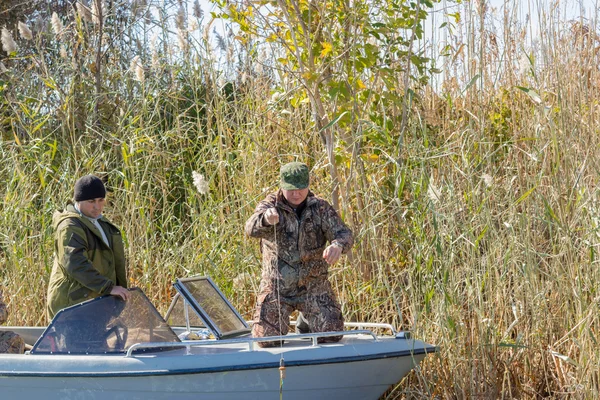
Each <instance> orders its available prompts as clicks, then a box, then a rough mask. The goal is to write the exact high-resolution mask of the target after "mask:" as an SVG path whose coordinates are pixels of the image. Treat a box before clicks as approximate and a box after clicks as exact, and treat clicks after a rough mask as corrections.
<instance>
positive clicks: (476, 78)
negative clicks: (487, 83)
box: [460, 74, 479, 96]
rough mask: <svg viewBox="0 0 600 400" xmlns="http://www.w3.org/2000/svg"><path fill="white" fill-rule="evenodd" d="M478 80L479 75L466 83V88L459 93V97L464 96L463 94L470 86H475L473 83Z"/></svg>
mask: <svg viewBox="0 0 600 400" xmlns="http://www.w3.org/2000/svg"><path fill="white" fill-rule="evenodd" d="M478 79H479V74H477V75H475V76H474V77H472V78H471V80H470V81H469V83H467V86H465V88H464V89H463V90H462V92H460V95H461V96H462V95H464V94H465V92H466V91H467V90H469V88H471V86H473V85H474V84H475V82H477V80H478Z"/></svg>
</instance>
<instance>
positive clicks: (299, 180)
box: [281, 162, 308, 190]
mask: <svg viewBox="0 0 600 400" xmlns="http://www.w3.org/2000/svg"><path fill="white" fill-rule="evenodd" d="M307 187H308V166H307V165H306V164H304V163H301V162H291V163H289V164H285V165H284V166H283V167H281V188H282V189H285V190H299V189H306V188H307Z"/></svg>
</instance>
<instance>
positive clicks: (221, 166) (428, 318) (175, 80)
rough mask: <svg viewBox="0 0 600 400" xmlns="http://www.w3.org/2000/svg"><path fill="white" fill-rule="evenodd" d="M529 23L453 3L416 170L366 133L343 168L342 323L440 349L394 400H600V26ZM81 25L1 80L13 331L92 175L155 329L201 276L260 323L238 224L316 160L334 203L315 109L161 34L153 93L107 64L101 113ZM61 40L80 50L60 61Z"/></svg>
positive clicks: (91, 34)
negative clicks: (347, 241)
mask: <svg viewBox="0 0 600 400" xmlns="http://www.w3.org/2000/svg"><path fill="white" fill-rule="evenodd" d="M518 4H519V3H517V2H511V1H509V2H506V6H505V7H506V8H505V9H502V10H507V12H506V13H502V12H500V13H499V14H496V17H494V15H493V14H491V13H492V11H493V10H491V9H490V8H489V7H487V8H486V7H484V6H485V2H476V3H470V2H467V3H465V4H464V5H463V6H461V7H462V8H460V9H459V11H460V12H461V15H462V21H463V22H462V25H460V26H461V27H462V28H461V29H460V30H459V31H458V30H457V31H456V33H455V34H454V35H451V36H450V37H448V38H447V40H448V41H449V42H450V44H451V45H452V48H453V49H454V50H455V52H454V53H453V56H452V57H451V58H449V59H448V60H450V61H449V62H448V63H447V64H446V65H444V70H445V71H444V74H443V75H441V77H443V78H444V81H443V82H438V84H437V85H435V86H434V87H429V88H424V89H423V90H422V91H421V92H420V93H419V98H418V102H416V104H415V105H414V107H413V109H412V110H411V113H410V121H409V122H408V125H407V133H405V139H404V152H405V153H404V157H403V161H404V162H403V163H399V162H398V161H397V160H396V159H395V158H394V154H397V149H396V146H397V143H398V140H397V139H398V138H397V137H396V136H395V135H397V134H398V133H397V132H394V131H392V132H391V133H389V134H387V133H385V132H383V133H379V134H378V135H376V134H374V133H372V132H367V133H365V134H364V135H363V136H362V137H360V139H361V140H362V141H363V145H362V152H361V153H360V154H358V155H356V154H352V153H351V152H350V151H348V149H346V148H344V147H341V146H340V147H339V148H338V149H337V150H336V151H337V152H338V154H339V155H340V156H343V157H340V159H341V160H350V161H344V162H341V163H340V165H339V166H338V167H339V170H340V174H341V178H342V193H341V194H342V199H343V201H342V210H341V212H342V214H343V216H344V219H345V220H346V221H347V222H348V223H349V224H350V225H351V227H352V228H353V230H354V232H355V235H356V238H357V241H356V242H357V243H356V245H355V247H354V251H353V254H352V257H351V258H350V259H345V260H344V261H343V262H342V263H341V264H338V265H336V266H335V267H334V268H332V270H331V280H332V282H333V284H334V286H335V288H336V291H337V293H338V295H339V299H340V301H341V302H342V305H343V312H344V315H345V317H346V319H347V320H377V321H385V322H389V323H392V324H394V325H395V326H397V327H400V328H403V329H411V330H413V331H414V334H415V335H416V336H417V337H419V338H422V339H424V340H426V341H428V342H430V343H434V344H436V345H437V346H439V349H440V351H439V353H438V354H436V355H434V356H429V357H428V358H427V359H426V360H425V362H423V363H422V364H421V366H420V367H419V368H418V369H416V370H415V371H414V372H413V373H411V374H410V375H409V376H408V377H407V378H406V379H405V380H404V381H403V382H402V383H401V384H400V385H399V386H398V387H396V388H394V390H392V391H390V393H388V394H387V395H386V397H387V398H388V399H395V398H424V397H425V398H427V397H431V398H434V397H435V398H475V397H477V398H540V397H552V398H596V397H598V395H599V391H600V387H599V385H600V382H599V371H598V365H600V354H599V353H600V352H599V350H598V346H597V338H596V336H597V335H598V331H599V328H600V327H599V321H598V315H599V313H598V311H599V310H598V299H599V297H598V296H599V293H598V287H599V285H600V276H599V272H598V261H597V252H598V244H599V235H598V223H599V218H600V217H599V216H598V211H599V197H598V195H599V193H598V189H597V188H598V161H597V160H598V159H599V158H600V147H599V145H600V143H599V139H598V137H599V135H598V133H599V132H598V126H599V123H600V121H599V116H600V115H599V113H600V110H599V106H598V104H599V100H600V94H599V92H598V90H599V86H598V85H599V83H600V82H599V80H598V78H599V71H598V65H600V63H599V60H598V55H597V54H598V51H597V49H598V48H599V46H600V42H599V40H598V36H597V34H596V33H595V32H596V31H597V28H596V22H595V20H593V21H590V20H586V21H584V22H585V23H582V21H581V20H580V21H573V22H569V21H566V20H565V18H564V16H561V15H557V14H552V13H555V12H558V11H560V10H561V9H560V7H558V8H555V9H550V8H548V9H545V8H537V9H534V11H536V12H538V13H539V14H540V15H542V16H544V15H545V16H547V17H548V18H542V19H541V20H540V21H541V22H540V23H541V24H542V27H543V29H541V30H540V36H539V42H538V43H539V45H538V46H537V47H535V46H534V47H531V46H530V42H529V39H528V36H527V35H522V32H523V29H527V26H524V25H520V24H519V23H518V22H516V19H515V18H514V15H513V14H511V12H512V11H511V10H517V11H518V10H519V9H518V7H517V5H518ZM520 4H522V3H520ZM515 7H517V8H515ZM502 10H501V11H502ZM557 10H558V11H557ZM517 11H515V12H517ZM544 13H545V14H544ZM70 18H71V25H69V23H68V22H67V21H63V22H65V25H67V26H68V28H66V29H67V30H66V31H65V33H64V35H65V38H63V39H61V40H62V42H58V41H57V40H58V39H56V37H54V36H53V35H52V34H51V33H50V31H49V30H48V29H47V30H46V31H37V32H34V34H35V35H36V38H37V39H34V41H33V42H28V43H29V44H27V43H21V42H19V44H20V46H22V47H21V48H20V50H19V53H18V55H15V56H13V57H11V59H6V60H4V61H3V62H4V64H5V65H6V66H7V67H8V68H9V70H10V71H9V72H8V73H5V74H2V75H0V86H1V87H2V96H3V97H2V98H1V100H0V105H1V106H2V109H1V110H0V115H1V117H2V122H1V125H0V126H1V127H0V129H1V130H2V135H3V136H2V137H3V140H2V142H0V152H1V153H2V154H1V156H2V157H1V159H2V162H1V163H0V181H1V182H4V183H3V184H2V185H0V196H1V198H2V201H1V202H0V226H2V227H3V229H2V230H1V231H0V232H1V233H0V247H1V251H0V260H1V262H2V265H3V267H2V269H1V272H0V277H1V282H2V284H3V286H4V288H5V292H6V294H7V295H10V304H9V307H10V310H11V315H10V320H9V323H10V324H34V325H42V324H44V323H46V322H47V321H45V316H44V315H43V312H42V310H43V309H44V307H45V290H46V285H47V281H48V278H49V275H50V270H51V268H52V253H53V238H52V233H53V232H52V226H51V217H52V213H53V211H54V210H56V209H58V208H61V207H62V206H64V203H65V201H66V200H67V199H69V198H70V196H71V190H72V186H73V183H74V181H75V179H76V178H77V177H79V176H81V175H83V174H85V173H96V174H101V175H103V176H106V177H107V179H108V187H109V190H110V194H109V206H108V207H107V211H106V214H107V216H108V217H109V218H111V219H112V220H113V221H114V222H115V223H116V224H117V225H119V226H121V227H122V228H123V232H124V236H125V238H126V245H127V257H128V262H129V264H128V265H129V277H130V281H131V284H132V285H135V286H139V287H141V288H142V289H143V290H144V291H145V292H146V294H147V295H148V296H149V297H150V299H151V300H152V301H153V303H154V304H155V305H156V306H157V307H158V308H159V310H160V311H161V312H164V311H165V310H166V307H167V306H168V304H169V300H170V297H171V295H172V291H171V289H170V282H172V281H173V280H174V279H175V278H176V277H178V276H184V275H193V274H207V275H210V276H211V277H212V278H213V279H214V280H215V281H216V282H217V284H218V285H219V286H220V287H221V288H222V289H223V290H224V291H225V292H226V293H227V294H228V295H229V297H230V298H232V300H233V302H234V304H235V305H236V306H237V307H238V308H239V309H240V310H241V311H242V313H243V315H244V316H245V317H246V318H250V317H251V313H252V309H253V304H254V296H255V293H256V291H257V284H258V281H259V276H260V254H259V251H258V244H257V243H256V241H254V240H251V239H248V238H246V237H244V235H243V225H244V222H245V220H246V219H247V218H248V217H249V215H250V214H251V212H252V210H253V208H254V206H255V204H256V203H257V201H259V200H260V199H262V197H263V196H265V194H266V193H268V192H269V191H271V190H274V189H275V187H276V182H277V172H278V168H279V165H280V164H281V163H284V162H287V161H291V160H295V159H299V160H302V161H305V162H308V163H309V164H310V165H311V167H312V168H313V176H314V178H313V183H312V187H313V190H314V191H315V192H316V193H320V194H322V195H323V196H324V197H327V194H328V193H330V192H331V189H332V188H331V187H330V185H331V184H330V180H329V178H328V168H327V158H326V156H325V152H324V150H323V148H322V144H321V142H320V139H319V137H318V134H315V132H313V127H312V124H311V120H310V110H309V109H308V108H307V107H298V108H294V107H291V106H289V104H287V103H286V100H285V99H283V100H277V99H276V98H275V99H274V98H273V97H272V94H273V92H274V91H276V90H277V85H280V84H281V83H280V82H277V80H276V77H274V76H273V75H272V74H271V72H270V71H269V68H266V67H264V66H265V65H267V66H268V65H269V60H268V59H262V58H260V57H259V56H257V55H256V54H253V53H251V52H250V53H244V52H243V51H241V50H243V49H240V48H235V52H234V54H239V56H238V59H237V60H236V59H235V57H232V56H231V54H229V55H228V51H229V53H231V50H228V49H227V47H226V48H225V51H224V52H221V51H220V50H218V49H213V48H212V47H211V42H210V38H209V37H208V36H206V35H203V34H202V32H195V33H194V32H192V33H191V34H190V36H189V37H188V38H187V40H188V46H189V47H187V48H185V49H179V48H178V47H177V45H176V44H173V43H171V42H168V41H170V40H171V39H170V37H171V36H169V34H168V33H164V34H161V35H159V37H160V38H162V39H160V40H159V41H158V44H159V45H157V46H156V47H157V48H158V50H156V54H154V57H156V58H155V60H157V63H156V65H155V66H152V65H151V60H152V55H149V54H146V55H142V57H141V63H142V65H143V67H144V79H143V81H141V80H140V79H139V76H136V74H134V73H132V72H131V71H128V67H129V62H130V60H131V58H132V57H133V55H134V54H135V51H134V49H128V50H127V51H122V52H121V50H118V49H117V50H115V49H107V50H106V57H105V58H104V60H106V62H105V64H103V66H102V68H103V69H102V74H103V75H102V76H103V80H102V82H101V83H102V90H101V91H100V93H99V94H96V92H95V87H96V85H95V84H96V81H95V75H94V74H93V73H92V71H88V68H89V66H90V65H91V64H90V63H91V62H92V61H94V60H96V54H97V52H96V50H97V49H95V48H94V44H95V43H97V42H96V40H97V33H95V31H94V29H96V28H95V26H94V25H92V24H90V23H88V22H85V21H81V20H78V19H77V17H73V16H71V17H70ZM161 21H163V22H164V20H161ZM164 24H165V25H162V26H159V28H160V29H164V30H165V31H167V30H168V26H167V22H164ZM153 29H156V27H155V28H153ZM152 32H156V30H154V31H152ZM152 32H150V33H149V34H147V35H145V37H146V38H145V39H144V38H143V37H141V38H139V39H140V40H141V41H142V42H143V43H142V47H144V48H146V45H147V43H148V42H149V41H150V39H149V38H148V37H149V36H150V34H151V33H152ZM67 35H72V37H81V38H86V40H87V42H85V44H81V47H79V48H78V49H75V48H73V47H68V46H71V45H70V44H69V43H73V42H72V41H68V40H66V36H67ZM492 38H493V39H492ZM222 39H223V40H224V45H225V46H234V44H233V43H232V42H231V41H230V40H229V39H228V38H227V37H225V38H222ZM36 40H37V41H36ZM161 40H163V41H164V42H161ZM167 42H168V43H167ZM82 43H83V42H82ZM493 43H495V44H493ZM462 44H464V45H465V46H464V47H462V48H461V45H462ZM60 45H65V46H67V47H68V48H67V51H68V57H67V58H61V56H60V52H59V48H60ZM435 45H436V46H437V45H438V43H435ZM439 45H440V46H441V45H442V44H441V43H440V44H439ZM494 46H495V47H494ZM161 49H162V50H161ZM481 49H484V52H483V53H482V52H481ZM525 54H528V55H529V58H526V57H525V58H524V55H525ZM224 65H225V67H224ZM475 75H479V79H478V80H475V81H474V82H473V83H472V84H471V85H469V82H471V81H472V79H473V77H474V76H475ZM225 78H226V79H225ZM282 110H285V112H282ZM381 135H384V136H381ZM385 135H387V136H385ZM192 171H198V172H199V173H201V174H203V175H204V176H205V177H206V179H207V180H208V181H209V187H210V190H209V192H208V193H207V194H200V193H199V192H198V191H197V190H196V188H195V187H194V186H193V183H192ZM398 182H399V185H398ZM398 186H400V187H401V188H402V190H401V191H400V194H399V195H398V194H397V192H396V188H397V187H398Z"/></svg>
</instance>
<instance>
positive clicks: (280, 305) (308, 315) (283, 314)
mask: <svg viewBox="0 0 600 400" xmlns="http://www.w3.org/2000/svg"><path fill="white" fill-rule="evenodd" d="M311 286H312V288H311V287H309V289H308V290H307V291H306V293H305V294H303V295H301V296H296V297H284V296H279V298H278V296H277V288H276V287H273V286H272V285H270V286H266V287H265V288H264V289H263V290H262V291H261V293H260V294H259V295H258V300H257V303H256V310H255V312H254V324H253V326H252V335H253V336H254V337H268V336H279V335H287V333H288V332H289V329H290V326H289V320H290V315H291V314H292V312H294V311H295V310H298V311H300V312H301V313H302V314H303V316H304V319H305V320H306V322H307V323H308V326H309V329H310V332H331V331H341V330H343V329H344V318H343V317H342V311H341V307H340V304H339V303H338V302H337V300H336V299H335V295H334V293H333V289H332V288H331V284H330V283H329V281H322V282H319V284H317V285H311ZM340 339H341V336H332V337H326V338H320V339H319V343H323V342H337V341H339V340H340ZM276 345H279V343H278V342H260V343H259V346H261V347H271V346H276Z"/></svg>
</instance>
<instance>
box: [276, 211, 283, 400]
mask: <svg viewBox="0 0 600 400" xmlns="http://www.w3.org/2000/svg"><path fill="white" fill-rule="evenodd" d="M275 212H277V214H279V212H278V211H277V200H276V201H275ZM279 223H281V221H279ZM273 237H274V239H273V240H274V241H275V267H276V268H277V312H278V314H279V336H281V335H282V332H283V329H282V327H283V326H282V318H281V300H280V296H279V280H280V277H281V272H280V271H279V243H277V224H273ZM279 349H280V350H281V351H280V353H279V354H280V357H279V400H282V399H283V380H284V379H285V363H284V360H283V340H280V341H279Z"/></svg>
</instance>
